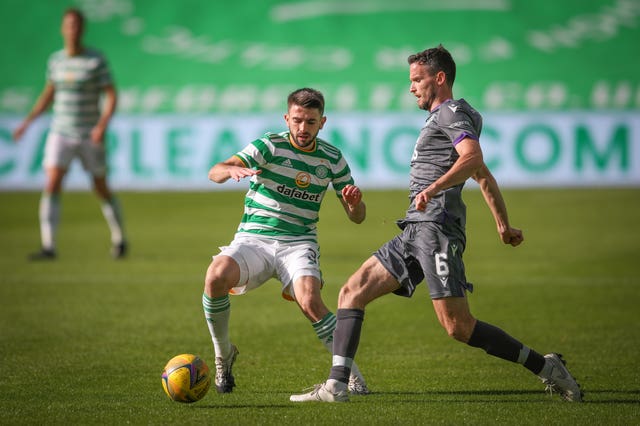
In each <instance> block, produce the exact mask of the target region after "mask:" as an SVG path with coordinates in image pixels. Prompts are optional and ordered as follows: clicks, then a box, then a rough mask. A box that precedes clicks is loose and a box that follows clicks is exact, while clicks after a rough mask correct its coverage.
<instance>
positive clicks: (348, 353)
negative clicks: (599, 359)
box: [290, 45, 582, 402]
mask: <svg viewBox="0 0 640 426" xmlns="http://www.w3.org/2000/svg"><path fill="white" fill-rule="evenodd" d="M408 62H409V64H410V65H409V79H410V82H411V85H410V92H411V93H413V94H414V95H415V96H416V98H417V103H418V106H419V107H420V108H421V109H423V110H426V111H428V112H429V113H430V114H429V117H428V118H427V121H426V124H425V125H424V127H423V128H422V130H421V132H420V135H419V137H418V140H417V142H416V145H415V148H414V152H413V156H412V158H411V169H410V170H411V171H410V177H409V179H410V182H409V191H410V203H409V208H408V210H407V213H406V216H405V218H404V219H402V220H400V221H398V225H399V227H400V229H402V233H401V234H400V235H398V236H396V237H395V238H394V239H392V240H391V241H389V242H387V243H386V244H384V245H383V246H382V247H381V248H380V249H379V250H378V251H376V252H375V253H374V255H373V256H372V257H370V258H369V259H368V260H366V261H365V262H364V264H363V265H362V266H361V267H360V269H359V270H358V271H356V272H355V274H353V275H352V276H351V277H350V278H349V280H348V281H347V283H346V284H345V285H344V286H343V287H342V289H341V290H340V296H339V300H338V310H337V312H336V314H337V320H338V321H337V325H336V331H335V334H334V344H333V366H332V368H331V372H330V374H329V378H328V380H327V381H326V382H325V383H323V384H320V385H317V386H316V387H315V388H314V389H313V391H311V392H309V393H306V394H301V395H292V396H291V398H290V399H291V401H294V402H304V401H326V402H339V401H347V400H348V399H349V396H348V394H347V392H346V387H347V380H348V377H349V371H350V369H351V366H352V363H353V360H354V358H355V355H356V351H357V348H358V344H359V341H360V332H361V329H362V322H363V321H364V309H365V306H366V305H367V304H368V303H370V302H371V301H373V300H374V299H376V298H378V297H380V296H383V295H385V294H388V293H392V292H393V293H395V294H398V295H400V296H405V297H411V296H412V295H413V293H414V291H415V288H416V286H417V285H418V284H420V283H421V282H422V281H423V280H425V279H426V282H427V285H428V287H429V293H430V296H431V299H432V303H433V307H434V309H435V312H436V316H437V317H438V320H439V321H440V324H441V325H442V326H443V327H444V329H445V330H446V331H447V333H448V334H449V336H451V337H453V338H454V339H456V340H458V341H460V342H463V343H466V344H468V345H469V346H472V347H476V348H481V349H484V350H485V351H486V352H487V353H488V354H490V355H493V356H496V357H499V358H502V359H504V360H507V361H512V362H517V363H520V364H523V365H524V367H526V368H527V369H529V370H530V371H531V372H532V373H534V374H536V375H537V376H539V378H540V379H541V380H542V382H543V383H544V384H545V385H546V388H547V390H548V391H550V392H554V391H555V392H558V393H559V394H560V395H561V396H562V398H563V399H565V400H567V401H581V400H582V392H581V390H580V387H579V385H578V384H577V382H576V381H575V380H574V379H573V377H572V376H571V374H570V373H569V371H568V370H567V368H566V367H565V365H564V361H563V360H562V358H561V356H560V355H558V354H555V353H551V354H547V355H544V356H543V355H541V354H539V353H538V352H536V351H534V350H532V349H530V348H528V347H527V346H525V345H523V344H522V343H521V342H520V341H518V340H516V339H514V338H513V337H511V336H510V335H508V334H507V333H505V332H504V331H503V330H501V329H500V328H498V327H495V326H493V325H491V324H488V323H485V322H482V321H479V320H477V319H476V318H474V317H473V316H472V314H471V312H470V310H469V305H468V303H467V298H466V292H467V291H469V292H471V291H473V286H472V285H471V283H469V282H467V279H466V277H465V270H464V263H463V260H462V253H463V252H464V249H465V245H466V235H465V223H466V207H465V205H464V203H463V201H462V187H463V186H464V183H465V181H466V180H467V179H468V178H470V177H471V178H473V179H475V180H476V181H477V182H478V184H479V185H480V189H481V191H482V195H483V196H484V199H485V201H486V203H487V204H488V206H489V208H490V210H491V213H492V214H493V217H494V219H495V222H496V225H497V230H498V234H499V235H500V239H501V240H502V242H504V243H505V244H510V245H512V246H514V247H515V246H517V245H519V244H520V243H522V241H523V236H522V232H521V231H520V230H519V229H516V228H512V227H511V225H509V218H508V216H507V208H506V206H505V203H504V200H503V198H502V194H501V193H500V189H499V187H498V184H497V183H496V181H495V179H494V177H493V176H492V174H491V172H490V171H489V169H488V168H487V166H486V165H485V163H484V160H483V157H482V150H481V149H480V143H479V140H480V131H481V129H482V117H481V116H480V114H479V113H478V112H477V111H475V110H474V109H473V108H472V107H471V106H470V105H469V104H468V103H467V102H466V101H465V100H464V99H459V100H454V98H453V82H454V80H455V75H456V66H455V62H454V60H453V58H452V57H451V55H450V54H449V52H448V51H447V50H446V49H445V48H444V47H442V46H441V45H440V46H438V47H435V48H432V49H428V50H425V51H423V52H420V53H417V54H415V55H411V56H409V58H408Z"/></svg>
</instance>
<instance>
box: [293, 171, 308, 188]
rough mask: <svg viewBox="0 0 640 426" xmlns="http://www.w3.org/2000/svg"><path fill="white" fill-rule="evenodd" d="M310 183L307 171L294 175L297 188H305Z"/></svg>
mask: <svg viewBox="0 0 640 426" xmlns="http://www.w3.org/2000/svg"><path fill="white" fill-rule="evenodd" d="M309 185H311V175H310V174H309V173H307V172H299V173H298V174H297V175H296V186H297V187H298V188H307V187H309Z"/></svg>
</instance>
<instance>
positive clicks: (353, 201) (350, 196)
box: [342, 185, 362, 207]
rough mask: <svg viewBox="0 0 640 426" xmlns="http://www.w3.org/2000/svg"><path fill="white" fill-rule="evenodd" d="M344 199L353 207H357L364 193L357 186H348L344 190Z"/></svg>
mask: <svg viewBox="0 0 640 426" xmlns="http://www.w3.org/2000/svg"><path fill="white" fill-rule="evenodd" d="M342 198H343V199H344V201H346V202H347V204H348V205H349V206H351V207H355V206H357V205H358V204H360V201H362V192H360V188H358V187H357V186H355V185H347V186H345V187H344V188H342Z"/></svg>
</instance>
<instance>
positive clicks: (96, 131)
mask: <svg viewBox="0 0 640 426" xmlns="http://www.w3.org/2000/svg"><path fill="white" fill-rule="evenodd" d="M105 130H106V129H105V128H104V127H103V126H100V125H98V126H95V127H94V128H93V129H91V134H90V135H89V136H90V137H91V142H93V143H94V144H96V145H100V144H101V143H102V142H103V141H104V133H105Z"/></svg>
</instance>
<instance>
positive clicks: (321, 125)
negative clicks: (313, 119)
mask: <svg viewBox="0 0 640 426" xmlns="http://www.w3.org/2000/svg"><path fill="white" fill-rule="evenodd" d="M326 122H327V117H322V118H321V119H320V129H322V127H324V123H326Z"/></svg>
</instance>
